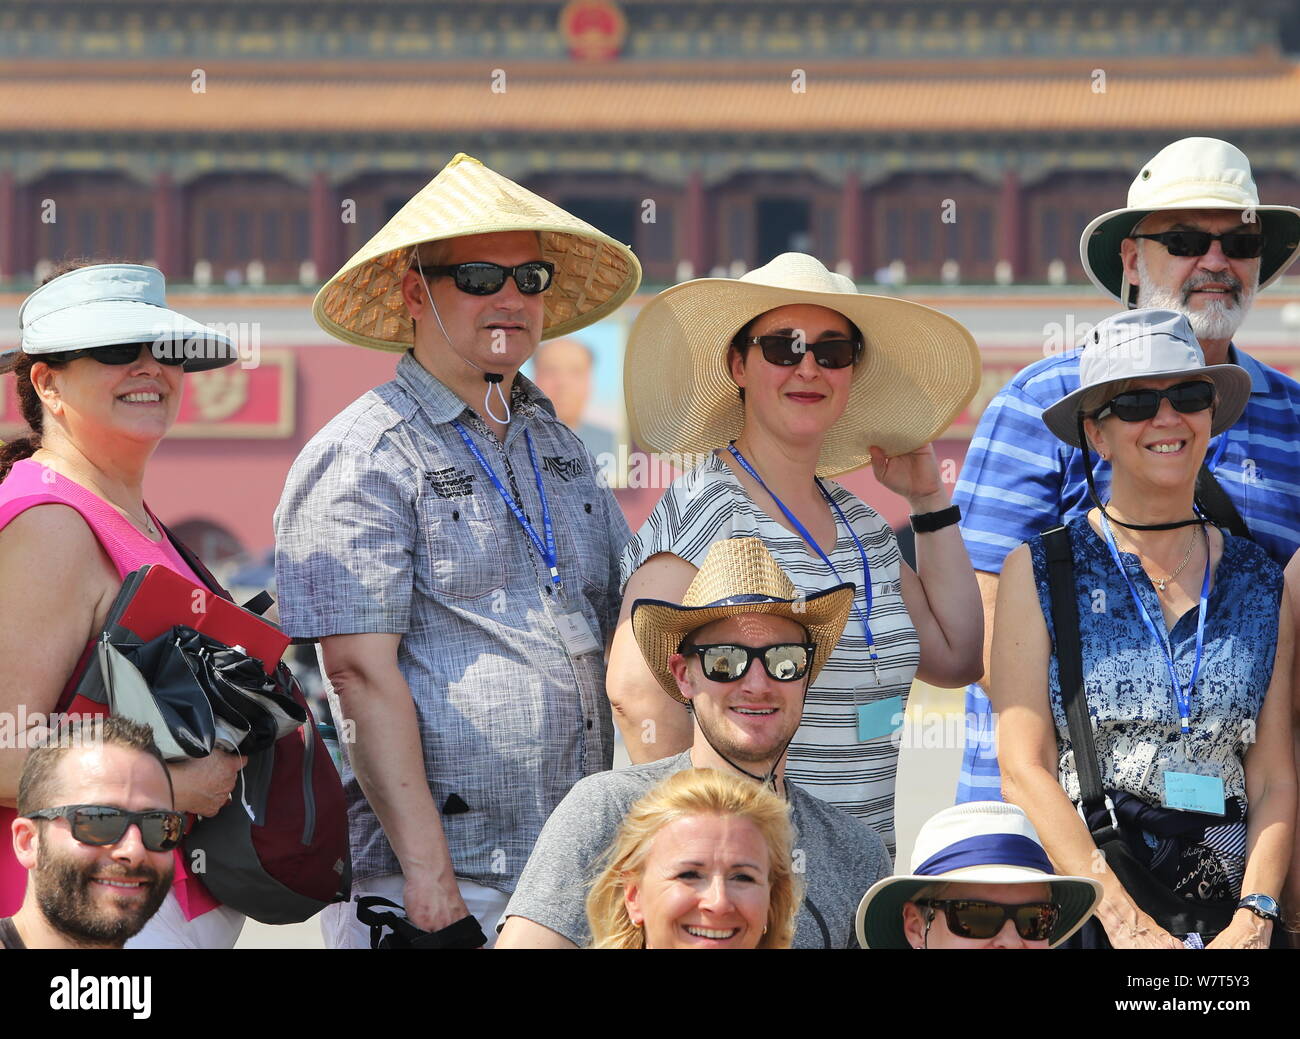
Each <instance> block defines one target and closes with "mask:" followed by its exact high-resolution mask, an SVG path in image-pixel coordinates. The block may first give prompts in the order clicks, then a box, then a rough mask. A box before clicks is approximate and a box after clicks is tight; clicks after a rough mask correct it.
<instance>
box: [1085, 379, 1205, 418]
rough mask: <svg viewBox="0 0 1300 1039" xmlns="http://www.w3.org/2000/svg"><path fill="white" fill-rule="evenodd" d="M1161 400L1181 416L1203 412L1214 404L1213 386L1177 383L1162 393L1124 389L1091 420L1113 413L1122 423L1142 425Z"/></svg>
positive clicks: (1151, 416)
mask: <svg viewBox="0 0 1300 1039" xmlns="http://www.w3.org/2000/svg"><path fill="white" fill-rule="evenodd" d="M1164 398H1168V400H1169V403H1170V404H1171V405H1173V408H1174V410H1175V411H1181V412H1182V413H1183V414H1184V415H1190V414H1192V413H1194V412H1197V411H1204V410H1205V409H1206V408H1208V407H1210V406H1211V405H1212V404H1213V403H1214V383H1212V382H1180V383H1179V384H1178V385H1177V386H1170V387H1169V388H1168V389H1165V390H1126V391H1125V392H1124V393H1120V394H1117V395H1116V396H1115V397H1113V398H1112V399H1111V400H1110V402H1109V403H1107V404H1105V405H1104V406H1103V407H1101V408H1100V409H1098V411H1097V412H1096V413H1095V414H1094V415H1093V418H1095V419H1097V420H1101V419H1104V418H1105V417H1106V416H1107V415H1111V414H1113V415H1114V416H1115V417H1116V418H1118V419H1120V420H1121V421H1123V422H1145V421H1146V420H1147V419H1150V418H1155V416H1156V412H1158V411H1159V410H1160V401H1161V400H1162V399H1164Z"/></svg>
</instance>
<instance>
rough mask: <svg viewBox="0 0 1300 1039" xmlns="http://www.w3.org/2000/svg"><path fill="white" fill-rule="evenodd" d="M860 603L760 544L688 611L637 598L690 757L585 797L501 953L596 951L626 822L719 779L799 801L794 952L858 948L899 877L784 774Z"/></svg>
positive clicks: (727, 559) (551, 836) (862, 825)
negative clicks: (863, 919) (733, 778)
mask: <svg viewBox="0 0 1300 1039" xmlns="http://www.w3.org/2000/svg"><path fill="white" fill-rule="evenodd" d="M853 595H854V588H853V585H852V584H848V583H845V584H838V585H836V586H835V587H833V588H827V589H823V590H820V591H815V592H812V593H809V594H807V595H801V594H800V593H799V592H798V591H797V590H796V588H795V585H794V583H793V582H792V581H791V580H790V577H789V575H788V574H787V573H786V572H785V571H784V570H782V569H781V567H780V566H779V565H778V563H777V561H776V559H775V558H774V557H773V556H772V554H771V553H770V552H769V551H768V549H767V546H766V545H765V544H764V542H763V540H762V539H761V538H723V539H721V540H719V541H716V542H714V543H713V545H712V546H710V548H709V552H708V555H706V556H705V557H704V559H703V560H702V561H701V564H700V569H699V572H698V573H697V574H696V575H695V578H694V579H693V580H692V581H691V583H690V585H689V586H688V587H687V589H686V591H685V593H684V594H683V596H682V601H681V602H680V603H677V602H667V601H661V600H658V599H637V600H636V602H635V603H634V605H633V608H632V628H633V633H634V637H635V639H636V643H637V645H638V647H639V648H640V650H641V655H642V657H643V658H644V659H645V662H646V666H647V667H649V669H650V671H651V673H652V674H653V675H654V677H655V679H656V680H657V681H658V683H659V687H660V688H661V689H662V690H663V692H664V693H666V694H667V695H668V696H670V697H672V698H673V699H674V700H675V701H676V702H677V703H679V704H688V705H689V710H690V713H691V717H692V730H693V734H694V735H693V738H692V742H691V745H690V747H689V748H688V749H687V750H686V751H684V752H683V753H681V754H676V755H674V756H672V757H668V758H662V759H660V760H659V761H652V762H649V763H647V764H642V765H633V766H631V767H630V768H621V769H617V770H616V771H613V772H603V773H601V774H600V775H597V776H590V777H588V778H587V779H584V780H582V781H581V782H580V783H578V784H577V786H575V787H574V788H573V790H572V791H571V792H570V793H569V795H568V796H567V797H566V798H565V799H564V800H563V801H562V802H561V803H560V806H559V807H558V808H557V809H556V810H555V812H554V814H553V815H552V816H551V818H550V819H549V820H547V823H546V827H545V829H543V830H542V835H541V837H539V838H538V840H537V847H536V848H535V849H534V850H533V854H532V857H531V858H529V860H528V866H527V867H526V868H525V870H524V874H523V876H522V877H520V878H519V886H518V888H517V889H516V891H515V894H514V897H513V898H511V900H510V905H509V907H508V908H507V909H506V916H507V920H506V923H505V927H504V928H503V930H502V932H501V940H500V943H499V945H498V947H499V948H516V949H521V948H552V949H559V948H565V949H572V948H575V947H579V946H583V945H587V944H588V943H589V942H590V932H589V929H588V925H587V915H586V899H587V890H588V888H589V886H590V884H591V882H592V881H593V880H594V879H595V872H594V871H593V869H592V867H593V866H594V865H595V863H596V861H597V860H598V859H599V858H600V856H601V854H602V853H603V852H604V851H605V849H606V848H608V847H609V845H610V843H611V842H612V841H613V839H614V836H615V834H616V832H617V831H618V828H619V825H620V824H621V823H622V821H623V817H624V816H625V815H626V814H627V811H628V809H629V808H631V806H632V805H633V804H634V803H635V802H636V801H637V800H638V799H639V798H641V797H642V796H644V795H645V794H646V793H648V792H649V791H650V789H651V788H652V787H654V786H655V785H656V784H658V783H659V782H660V781H662V780H664V779H666V778H668V777H669V776H671V775H674V774H675V773H677V772H681V771H683V770H685V769H689V768H713V769H718V770H719V771H722V772H730V773H731V774H733V775H738V776H747V777H749V778H750V779H752V780H753V781H754V782H756V783H762V784H764V785H770V786H771V787H772V789H773V790H775V791H776V793H777V794H779V795H781V796H782V797H784V798H785V799H786V800H787V801H788V802H789V805H790V822H791V823H792V824H793V826H794V829H795V832H796V839H795V854H796V858H797V861H798V863H799V865H800V866H801V867H802V872H803V879H804V900H803V904H802V905H801V906H800V907H799V912H798V916H797V918H796V921H795V936H794V945H793V947H794V948H796V949H845V948H855V947H856V942H855V940H854V935H853V914H854V912H855V910H856V907H857V905H858V903H859V901H860V900H861V898H862V896H863V895H864V894H865V893H866V891H867V889H868V888H869V887H871V885H872V884H873V883H875V882H876V881H877V880H879V879H880V878H881V877H885V876H888V875H889V873H890V861H889V852H888V851H887V850H886V849H885V842H884V841H883V840H882V839H881V837H880V835H879V834H877V833H876V831H875V830H874V829H873V828H872V827H871V826H870V825H868V824H867V823H866V822H865V821H864V820H861V819H857V818H855V817H854V816H851V815H849V814H848V813H847V812H844V811H841V810H840V809H839V808H836V807H835V806H834V805H832V804H830V803H828V802H826V801H823V800H821V799H820V798H818V797H814V796H813V795H812V794H810V793H807V792H806V791H804V790H803V789H802V788H800V787H798V786H796V785H795V784H794V783H792V782H790V780H789V779H788V778H786V775H785V762H786V752H787V750H788V748H789V746H790V741H791V740H792V739H793V738H794V734H795V731H796V730H797V729H798V728H799V722H800V720H801V719H802V717H803V710H804V701H805V698H806V696H807V693H808V689H809V688H810V687H811V685H812V684H813V682H815V681H816V679H817V674H818V672H819V671H821V670H822V668H823V667H824V666H825V665H826V662H827V661H828V660H829V659H830V655H831V650H832V649H834V647H835V644H836V643H837V642H838V641H839V639H840V636H841V635H842V634H843V632H844V625H845V623H846V622H847V621H848V618H849V614H850V611H851V610H852V609H853ZM796 868H798V867H796ZM689 926H690V925H689V924H687V923H683V922H681V921H679V926H678V928H677V933H678V936H679V938H680V939H681V941H682V943H683V944H687V945H693V944H695V942H694V941H693V940H692V936H690V932H688V931H687V930H686V928H687V927H689ZM694 937H695V938H701V937H702V938H706V939H707V937H708V936H700V935H695V936H694ZM699 944H700V946H701V947H707V944H708V943H707V941H703V942H700V943H699Z"/></svg>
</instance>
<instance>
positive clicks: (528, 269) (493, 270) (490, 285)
mask: <svg viewBox="0 0 1300 1039" xmlns="http://www.w3.org/2000/svg"><path fill="white" fill-rule="evenodd" d="M424 270H425V272H426V273H427V274H450V275H451V276H452V277H453V278H455V279H456V288H458V289H460V291H461V292H468V293H469V294H470V295H471V296H491V295H493V294H494V293H497V292H500V291H501V289H502V287H503V286H504V285H505V283H506V278H509V277H513V278H514V279H515V284H516V285H517V286H518V287H519V291H520V292H522V293H523V294H524V295H525V296H536V295H537V294H538V293H539V292H545V291H546V290H547V289H548V288H550V287H551V279H552V278H553V277H554V276H555V264H553V263H551V262H550V261H548V260H529V261H528V263H521V264H519V266H517V267H502V266H501V264H499V263H488V262H486V261H481V260H475V261H473V262H471V263H453V264H450V265H447V266H440V267H425V268H424Z"/></svg>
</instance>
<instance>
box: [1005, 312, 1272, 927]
mask: <svg viewBox="0 0 1300 1039" xmlns="http://www.w3.org/2000/svg"><path fill="white" fill-rule="evenodd" d="M1249 394H1250V376H1249V375H1248V374H1247V372H1246V371H1245V370H1244V369H1243V368H1240V367H1239V366H1237V365H1235V364H1215V365H1207V364H1206V363H1205V359H1204V355H1203V353H1202V352H1201V347H1200V344H1199V343H1198V342H1197V340H1196V337H1195V335H1194V334H1193V333H1192V329H1191V326H1190V325H1189V324H1188V321H1187V318H1186V317H1184V316H1183V315H1182V314H1179V313H1176V312H1174V311H1168V310H1134V311H1130V312H1128V313H1124V314H1118V315H1115V316H1113V317H1110V318H1107V319H1106V320H1104V321H1102V322H1101V323H1100V324H1099V325H1098V326H1097V327H1096V328H1095V329H1094V331H1093V333H1092V336H1091V340H1090V341H1089V342H1088V343H1087V344H1086V345H1085V347H1084V349H1083V351H1082V353H1081V354H1080V357H1079V389H1078V390H1076V391H1074V392H1072V393H1069V394H1067V395H1066V396H1065V397H1063V398H1062V399H1061V400H1060V401H1058V402H1057V403H1056V404H1054V405H1052V406H1051V407H1049V408H1047V409H1046V410H1045V411H1044V412H1043V422H1044V423H1045V424H1046V425H1047V427H1048V428H1049V429H1050V430H1051V431H1052V432H1053V433H1055V434H1056V436H1057V437H1059V438H1060V439H1061V440H1062V441H1064V442H1065V443H1066V444H1068V445H1070V446H1071V447H1073V448H1077V449H1082V450H1084V451H1096V452H1098V453H1099V454H1100V455H1101V456H1102V457H1103V458H1104V459H1106V460H1108V461H1109V462H1110V466H1111V472H1112V479H1111V490H1110V500H1109V501H1101V500H1100V498H1099V497H1098V496H1097V493H1096V491H1095V489H1092V491H1091V493H1092V498H1093V501H1094V503H1095V506H1096V507H1095V508H1094V509H1092V510H1091V511H1089V512H1088V513H1086V514H1085V515H1082V516H1080V517H1078V518H1077V519H1075V520H1073V521H1072V522H1070V523H1069V524H1067V525H1066V527H1065V532H1064V535H1060V534H1055V533H1051V532H1048V533H1047V534H1045V535H1039V536H1037V537H1035V538H1032V539H1031V540H1030V541H1029V542H1028V543H1027V544H1025V545H1022V546H1021V547H1019V548H1017V549H1016V550H1015V551H1013V552H1012V553H1011V554H1010V555H1009V556H1008V557H1007V560H1006V564H1005V567H1004V569H1003V571H1002V581H1001V583H1000V585H999V589H998V605H997V612H996V618H997V620H996V625H995V628H994V633H993V651H992V664H991V683H992V688H991V689H990V699H991V700H992V703H993V708H994V710H995V711H997V712H998V714H999V731H998V746H999V759H1000V761H1001V767H1002V790H1003V794H1004V796H1005V797H1006V798H1007V799H1008V800H1009V801H1012V802H1014V803H1016V804H1018V805H1020V806H1021V807H1022V808H1024V810H1025V812H1026V813H1027V814H1028V816H1029V818H1030V819H1031V820H1032V821H1033V823H1034V826H1035V828H1036V829H1037V830H1038V833H1039V834H1040V835H1041V836H1042V838H1043V844H1044V845H1045V846H1046V848H1047V851H1048V854H1049V855H1050V856H1051V858H1052V861H1053V862H1054V863H1055V864H1056V865H1057V866H1058V867H1059V868H1061V869H1063V870H1065V871H1067V872H1072V873H1082V872H1088V873H1089V874H1092V875H1095V876H1096V877H1097V879H1098V880H1100V881H1101V884H1102V886H1103V888H1104V890H1105V894H1104V895H1103V898H1102V901H1101V903H1100V905H1099V907H1098V909H1097V918H1096V919H1097V922H1096V924H1090V925H1089V926H1088V927H1087V928H1085V929H1084V930H1083V931H1081V932H1080V935H1079V937H1078V943H1079V944H1081V945H1083V946H1084V947H1092V948H1108V947H1116V948H1178V947H1182V946H1184V945H1191V946H1192V947H1196V946H1198V945H1199V944H1200V943H1202V942H1208V944H1209V946H1211V947H1219V948H1266V947H1268V945H1269V942H1270V939H1271V938H1272V932H1273V927H1274V924H1275V923H1276V922H1277V920H1278V914H1279V907H1278V900H1279V899H1280V898H1281V895H1282V884H1283V880H1284V878H1285V877H1286V874H1287V867H1288V864H1289V862H1290V857H1291V840H1292V833H1293V829H1294V825H1295V805H1296V773H1295V765H1294V762H1293V760H1292V740H1291V732H1292V723H1291V645H1292V620H1291V614H1290V609H1289V607H1288V604H1287V601H1286V598H1285V596H1284V594H1283V593H1284V587H1285V585H1284V578H1283V573H1282V570H1281V569H1280V568H1279V567H1278V565H1277V564H1276V563H1274V562H1273V561H1272V560H1271V559H1270V558H1269V557H1268V555H1267V554H1266V553H1265V552H1264V551H1263V549H1261V548H1260V547H1259V546H1258V545H1256V544H1255V543H1254V542H1253V541H1250V540H1248V539H1247V538H1245V537H1236V536H1233V535H1232V534H1231V533H1230V532H1228V531H1227V530H1220V529H1219V528H1218V527H1215V526H1214V525H1213V524H1211V523H1209V522H1208V521H1207V520H1206V519H1205V518H1204V517H1203V516H1202V515H1201V513H1200V512H1199V511H1198V509H1197V507H1196V504H1195V503H1196V501H1197V484H1198V476H1199V474H1200V473H1201V472H1202V469H1203V468H1204V466H1205V463H1206V461H1207V458H1206V456H1207V448H1208V447H1209V445H1210V440H1211V438H1212V437H1214V436H1216V435H1218V436H1220V440H1219V446H1220V448H1221V447H1222V446H1223V445H1224V443H1225V442H1226V439H1227V438H1228V437H1230V436H1231V435H1232V432H1231V430H1232V426H1233V424H1234V423H1235V422H1236V420H1237V418H1238V416H1240V414H1241V412H1242V409H1243V408H1244V407H1245V403H1246V399H1247V397H1248V396H1249ZM1208 464H1209V467H1210V468H1211V469H1212V468H1213V465H1214V455H1211V456H1210V458H1209V460H1208ZM1084 468H1085V470H1088V471H1090V470H1091V468H1092V466H1091V465H1090V464H1088V465H1085V466H1084ZM1260 477H1261V478H1262V479H1279V478H1281V477H1280V476H1279V474H1276V473H1261V474H1260ZM1244 493H1247V494H1248V493H1249V489H1247V490H1246V491H1245V492H1244ZM1053 546H1059V557H1058V561H1057V562H1056V563H1055V564H1049V557H1051V556H1052V555H1053V554H1055V553H1056V552H1057V549H1055V548H1053ZM1053 567H1055V569H1056V571H1057V573H1058V575H1059V578H1058V580H1059V583H1060V584H1061V585H1063V586H1064V591H1063V593H1062V595H1061V597H1060V602H1059V605H1056V606H1054V604H1053V599H1052V592H1051V588H1052V581H1051V577H1050V576H1049V575H1050V573H1051V572H1052V569H1053ZM1066 567H1071V568H1072V579H1073V580H1072V585H1071V584H1070V583H1068V580H1067V578H1066V576H1065V568H1066ZM1071 607H1073V611H1072V610H1071ZM1058 611H1059V614H1058ZM1071 612H1074V613H1076V614H1077V621H1071V620H1070V619H1069V615H1070V613H1071ZM1061 617H1064V618H1066V619H1065V621H1063V622H1062V623H1066V624H1077V626H1078V632H1077V634H1078V639H1077V643H1078V646H1079V649H1078V652H1077V654H1076V652H1075V651H1074V650H1073V649H1071V648H1070V647H1071V643H1073V642H1075V641H1076V640H1075V639H1073V638H1072V633H1067V632H1065V631H1064V630H1062V629H1060V625H1059V624H1058V621H1059V620H1060V618H1061ZM1063 647H1064V648H1063ZM1075 659H1078V660H1079V661H1080V665H1079V670H1080V671H1081V675H1080V677H1079V679H1077V680H1071V681H1069V682H1068V683H1067V682H1063V681H1062V678H1061V674H1062V669H1063V668H1065V667H1068V666H1069V665H1070V662H1071V661H1073V660H1075ZM1063 686H1068V688H1066V689H1065V690H1064V692H1066V693H1067V694H1069V695H1068V697H1066V698H1065V699H1063V696H1062V693H1063V689H1062V687H1063ZM1080 686H1081V687H1082V694H1083V697H1082V699H1081V698H1080V697H1079V695H1078V693H1079V689H1080ZM1070 703H1073V704H1074V705H1075V706H1074V708H1073V713H1074V715H1075V717H1076V719H1077V720H1076V721H1075V722H1074V723H1073V725H1072V724H1071V721H1070V714H1071V708H1070V707H1069V706H1068V704H1070ZM1085 719H1087V720H1086V721H1085ZM1076 737H1077V739H1078V740H1079V741H1085V740H1086V745H1085V744H1083V743H1082V742H1080V743H1079V744H1078V745H1076ZM1088 746H1091V748H1092V749H1093V750H1094V751H1095V763H1094V756H1093V755H1090V754H1088V753H1087V748H1088ZM1076 806H1077V807H1076ZM1098 848H1101V849H1102V850H1104V851H1105V855H1104V857H1103V856H1100V855H1098V854H1097V851H1098Z"/></svg>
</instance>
